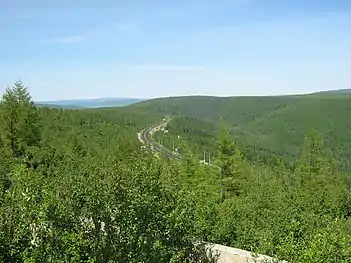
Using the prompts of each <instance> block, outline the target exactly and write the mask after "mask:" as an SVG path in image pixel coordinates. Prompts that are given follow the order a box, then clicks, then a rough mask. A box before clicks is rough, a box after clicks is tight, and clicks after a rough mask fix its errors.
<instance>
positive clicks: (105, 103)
mask: <svg viewBox="0 0 351 263" xmlns="http://www.w3.org/2000/svg"><path fill="white" fill-rule="evenodd" d="M319 94H320V95H344V94H347V95H351V89H340V90H327V91H319V92H315V93H312V94H310V95H319ZM145 100H147V99H138V98H99V99H77V100H56V101H36V102H35V103H36V104H37V105H38V106H39V107H51V108H63V109H87V108H107V107H123V106H127V105H130V104H134V103H136V102H140V101H145Z"/></svg>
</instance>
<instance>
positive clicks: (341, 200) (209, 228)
mask: <svg viewBox="0 0 351 263" xmlns="http://www.w3.org/2000/svg"><path fill="white" fill-rule="evenodd" d="M275 99H276V98H269V100H275ZM283 99H284V100H287V101H286V104H287V103H288V102H289V103H290V104H289V105H295V103H296V102H294V100H295V98H289V97H286V98H283ZM175 100H177V99H175ZM228 100H230V99H228ZM247 100H256V102H257V101H259V100H260V98H248V99H247ZM291 101H293V103H292V104H291ZM149 103H151V105H152V104H153V103H154V102H152V101H151V102H146V105H149ZM248 104H250V103H248ZM252 104H253V103H252ZM317 104H318V103H317ZM140 105H141V106H140ZM142 105H143V104H139V105H137V106H136V107H124V108H109V109H79V110H69V109H52V108H47V107H43V108H37V107H36V105H35V103H34V102H33V101H32V99H31V96H30V93H29V91H28V90H27V88H26V87H25V86H24V85H23V83H21V82H15V83H14V85H13V87H11V88H8V89H6V91H5V92H4V94H2V98H1V102H0V138H1V140H0V262H1V263H2V262H6V263H7V262H16V263H17V262H19V263H28V262H58V263H66V262H73V263H78V262H79V263H81V262H94V263H101V262H123V263H124V262H131V263H140V262H145V263H153V262H160V263H166V262H172V263H175V262H189V263H195V262H208V263H214V262H216V259H215V258H210V257H209V255H208V254H207V253H205V251H204V247H203V246H201V244H202V241H203V242H211V243H216V244H221V245H226V246H231V247H236V248H240V249H244V250H248V251H251V252H254V253H260V254H265V255H269V256H272V257H275V258H278V259H284V260H286V261H288V262H291V263H321V262H323V263H334V262H338V263H339V262H340V263H349V262H350V258H351V196H350V185H349V184H348V182H347V177H346V176H345V174H344V173H343V172H341V171H340V170H339V169H338V167H337V165H336V163H335V159H334V158H333V156H332V154H331V153H330V151H329V149H328V147H326V146H325V145H324V144H323V140H322V139H321V137H320V136H319V135H318V134H317V133H310V134H309V135H308V136H307V137H306V139H305V141H304V143H303V144H302V145H301V152H300V154H299V156H298V158H297V159H296V160H297V161H296V162H297V165H296V167H295V169H290V168H288V167H286V166H285V165H284V164H283V163H279V162H278V163H276V164H275V165H272V166H268V165H264V164H259V163H255V164H253V163H252V161H251V160H249V159H248V158H246V157H245V156H244V155H243V154H242V150H241V149H240V147H239V146H238V144H236V143H235V142H234V141H233V140H232V137H231V136H230V135H229V134H228V130H227V129H226V128H225V125H221V126H220V129H219V131H218V130H217V131H216V137H217V138H216V144H217V146H216V147H215V148H216V152H217V158H216V164H217V165H218V166H219V168H220V169H217V168H213V167H211V166H204V165H202V164H200V163H199V159H198V158H197V157H196V156H194V155H193V150H194V149H195V148H192V146H194V145H196V143H195V142H196V141H198V140H201V139H204V140H205V142H206V140H207V139H208V133H207V132H208V131H210V129H211V127H212V125H214V124H215V121H214V120H215V117H213V116H215V114H214V113H213V112H214V111H216V109H212V111H211V112H212V115H209V116H210V118H208V119H207V120H204V118H202V119H200V121H201V126H196V129H197V130H196V131H197V133H193V132H194V130H191V129H190V128H189V126H187V127H188V128H189V129H188V130H183V132H184V134H185V133H190V135H188V138H187V139H189V140H188V141H183V137H181V138H180V139H179V141H177V143H178V142H179V143H182V142H183V143H184V145H185V142H192V144H190V145H189V147H188V148H186V147H184V149H183V153H182V154H183V155H182V156H183V158H182V159H181V161H180V162H174V161H172V160H168V159H165V158H160V159H159V158H155V156H154V154H153V153H152V152H151V151H149V150H148V149H147V148H146V149H144V147H141V143H140V142H139V141H138V140H137V136H136V133H137V132H139V131H140V130H142V129H144V128H146V127H149V125H150V124H152V123H158V122H160V121H162V118H163V117H164V112H163V113H162V114H156V113H150V112H151V111H148V110H146V109H145V108H143V107H144V106H142ZM164 105H166V104H164ZM226 105H227V106H228V109H227V112H229V113H230V114H235V113H232V111H231V110H230V107H231V106H230V105H231V104H230V103H228V104H226ZM262 105H266V107H263V108H265V109H268V108H269V107H271V104H270V103H266V104H262ZM262 105H261V106H262ZM299 105H300V104H299ZM302 105H304V104H302ZM341 105H344V104H343V103H342V102H341V101H340V102H339V106H340V107H341ZM195 106H199V104H195ZM259 106H260V105H259V104H257V103H256V104H255V105H248V107H247V109H248V110H249V111H250V112H251V113H252V114H253V112H254V111H253V110H254V108H255V107H256V108H258V107H259ZM278 106H279V107H278ZM344 106H345V105H344ZM275 107H276V110H275V111H272V110H266V111H264V110H262V112H260V114H262V113H264V114H263V115H259V114H256V115H259V116H260V117H259V118H257V119H258V120H260V119H261V118H263V117H264V116H265V118H266V119H268V117H272V118H273V117H274V116H275V115H274V114H273V113H275V114H278V113H279V112H281V111H284V110H286V109H289V107H292V106H286V107H282V105H281V103H276V104H275ZM345 107H346V106H345ZM188 109H191V107H190V106H188ZM202 110H204V111H205V110H207V111H208V112H209V111H210V110H209V109H205V108H202ZM217 110H221V111H223V112H225V111H224V110H225V107H224V106H223V108H219V109H217ZM243 111H244V110H243ZM199 112H200V111H199ZM270 112H272V113H270ZM189 114H191V113H189ZM189 114H188V116H191V115H189ZM230 114H229V115H228V116H232V115H230ZM242 115H244V116H242V123H245V124H247V125H249V124H252V123H254V120H255V118H254V120H252V116H251V117H247V116H245V114H242ZM249 115H250V114H249ZM316 115H317V113H316ZM297 116H298V115H297ZM324 117H325V118H330V116H329V115H327V114H324ZM189 120H191V121H192V120H195V121H196V122H195V123H197V121H198V119H196V118H195V119H194V118H188V117H179V118H178V117H177V118H174V119H173V120H172V122H171V125H174V126H173V128H171V129H179V127H182V126H179V127H178V124H179V125H181V124H184V123H186V121H189ZM225 120H226V122H227V123H228V124H230V123H231V122H230V120H232V119H231V118H228V117H227V118H226V119H225ZM244 120H245V121H244ZM273 120H276V119H275V118H273ZM329 120H332V119H329ZM173 121H174V122H173ZM333 121H334V122H335V123H336V124H339V125H341V123H340V119H334V120H333ZM345 121H347V120H346V119H345ZM189 123H190V124H191V122H189ZM233 123H234V120H233ZM236 127H237V128H238V126H234V125H233V126H232V131H233V130H235V128H236ZM243 127H244V126H243ZM245 127H246V126H245ZM266 127H268V126H266ZM272 128H274V126H272ZM159 135H160V134H159ZM163 135H164V136H167V134H166V133H165V134H163ZM155 136H156V135H155ZM170 136H172V134H171V135H170ZM154 139H156V137H155V138H154ZM164 139H166V138H164Z"/></svg>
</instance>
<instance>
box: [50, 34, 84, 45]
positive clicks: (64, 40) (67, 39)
mask: <svg viewBox="0 0 351 263" xmlns="http://www.w3.org/2000/svg"><path fill="white" fill-rule="evenodd" d="M87 40H88V39H87V38H86V37H83V36H71V37H60V38H55V39H54V42H59V43H63V44H70V43H76V42H84V41H87Z"/></svg>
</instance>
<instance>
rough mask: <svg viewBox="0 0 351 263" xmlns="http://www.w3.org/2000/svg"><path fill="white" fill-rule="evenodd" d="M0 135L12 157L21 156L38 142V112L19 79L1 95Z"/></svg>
mask: <svg viewBox="0 0 351 263" xmlns="http://www.w3.org/2000/svg"><path fill="white" fill-rule="evenodd" d="M1 136H2V140H3V141H4V144H5V146H7V147H9V148H10V150H11V151H12V154H13V156H14V157H21V156H23V155H24V154H25V151H26V149H27V148H28V147H31V146H38V145H39V144H40V141H41V127H40V117H39V113H38V110H37V108H36V107H35V105H34V102H33V101H32V98H31V96H30V94H29V92H28V90H27V88H26V87H25V86H24V85H23V83H22V82H21V81H16V82H15V83H14V85H13V86H12V87H10V88H7V89H6V90H5V92H4V94H3V95H2V100H1Z"/></svg>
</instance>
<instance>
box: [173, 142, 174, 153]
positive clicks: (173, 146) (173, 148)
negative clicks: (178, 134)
mask: <svg viewBox="0 0 351 263" xmlns="http://www.w3.org/2000/svg"><path fill="white" fill-rule="evenodd" d="M173 152H174V140H173Z"/></svg>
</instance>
